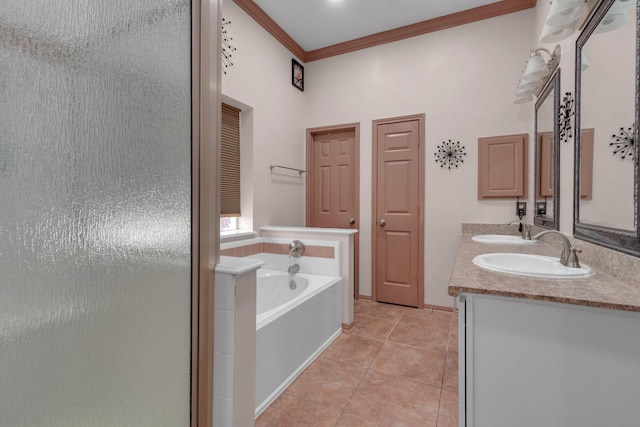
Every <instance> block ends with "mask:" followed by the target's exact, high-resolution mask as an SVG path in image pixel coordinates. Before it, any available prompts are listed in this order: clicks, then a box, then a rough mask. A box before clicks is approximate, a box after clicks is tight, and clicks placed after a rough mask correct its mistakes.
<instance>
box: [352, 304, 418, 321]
mask: <svg viewBox="0 0 640 427" xmlns="http://www.w3.org/2000/svg"><path fill="white" fill-rule="evenodd" d="M405 310H406V307H401V306H399V305H392V304H381V303H377V302H368V303H364V304H362V305H360V306H359V307H358V309H357V311H356V313H357V314H361V315H366V316H371V317H378V318H380V319H388V320H396V319H399V318H400V316H402V313H404V311H405Z"/></svg>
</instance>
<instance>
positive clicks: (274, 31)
mask: <svg viewBox="0 0 640 427" xmlns="http://www.w3.org/2000/svg"><path fill="white" fill-rule="evenodd" d="M233 1H234V2H235V3H236V4H237V5H238V6H240V9H242V10H244V11H245V12H246V13H247V15H249V16H250V17H252V18H253V20H254V21H256V22H257V23H258V24H260V26H261V27H262V28H264V29H265V30H267V32H268V33H269V34H271V35H272V36H273V37H274V38H275V39H276V40H278V41H279V42H280V43H282V45H283V46H284V47H286V48H287V49H289V51H290V52H291V53H292V54H293V55H295V56H296V57H298V59H300V60H301V61H302V62H306V57H307V52H306V51H305V50H304V49H303V48H302V47H300V45H299V44H298V43H296V41H295V40H294V39H292V38H291V36H290V35H289V34H287V33H286V32H285V31H284V30H283V29H282V28H281V27H280V26H279V25H278V24H276V21H274V20H273V19H271V17H270V16H269V15H267V13H266V12H265V11H264V10H262V8H261V7H260V6H258V5H257V4H256V3H254V1H253V0H233Z"/></svg>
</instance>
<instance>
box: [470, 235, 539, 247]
mask: <svg viewBox="0 0 640 427" xmlns="http://www.w3.org/2000/svg"><path fill="white" fill-rule="evenodd" d="M471 240H473V241H475V242H480V243H493V244H501V245H530V244H532V243H536V242H537V240H525V239H523V238H522V237H520V236H509V235H504V234H478V235H477V236H473V237H471Z"/></svg>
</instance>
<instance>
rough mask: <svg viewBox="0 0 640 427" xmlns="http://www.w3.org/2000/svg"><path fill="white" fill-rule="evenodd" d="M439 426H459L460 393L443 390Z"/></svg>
mask: <svg viewBox="0 0 640 427" xmlns="http://www.w3.org/2000/svg"><path fill="white" fill-rule="evenodd" d="M438 427H458V393H457V392H455V391H452V390H446V389H443V390H442V395H441V397H440V409H439V410H438Z"/></svg>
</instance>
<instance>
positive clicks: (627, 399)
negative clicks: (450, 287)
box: [459, 293, 640, 427]
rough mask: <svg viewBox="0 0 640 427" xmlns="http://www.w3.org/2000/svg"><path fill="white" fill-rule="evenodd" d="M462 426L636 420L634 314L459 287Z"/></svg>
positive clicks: (639, 414)
mask: <svg viewBox="0 0 640 427" xmlns="http://www.w3.org/2000/svg"><path fill="white" fill-rule="evenodd" d="M459 303H460V304H459V315H460V318H459V336H460V343H459V344H460V350H459V354H460V356H459V357H460V359H459V366H460V370H459V374H460V376H459V378H460V384H459V390H460V426H466V427H471V426H474V427H496V426H519V427H528V426H531V427H539V426H545V427H554V426H557V427H566V426H583V427H586V426H637V425H640V313H638V312H630V311H619V310H610V309H602V308H593V307H586V306H579V305H571V304H561V303H550V302H544V301H533V300H527V299H518V298H509V297H501V296H489V295H482V294H473V293H462V294H460V296H459Z"/></svg>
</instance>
